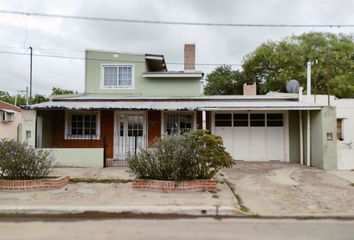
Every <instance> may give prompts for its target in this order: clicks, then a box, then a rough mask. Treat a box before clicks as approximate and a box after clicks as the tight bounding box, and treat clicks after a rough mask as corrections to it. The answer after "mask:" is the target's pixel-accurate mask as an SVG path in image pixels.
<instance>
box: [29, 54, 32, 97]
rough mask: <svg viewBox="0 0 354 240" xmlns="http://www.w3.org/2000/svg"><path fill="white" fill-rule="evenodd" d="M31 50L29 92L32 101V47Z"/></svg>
mask: <svg viewBox="0 0 354 240" xmlns="http://www.w3.org/2000/svg"><path fill="white" fill-rule="evenodd" d="M29 50H30V90H29V92H30V93H29V95H30V99H32V47H29Z"/></svg>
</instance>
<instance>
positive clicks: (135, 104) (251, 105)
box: [26, 101, 321, 111]
mask: <svg viewBox="0 0 354 240" xmlns="http://www.w3.org/2000/svg"><path fill="white" fill-rule="evenodd" d="M26 108H27V109H35V110H40V109H47V110H54V109H77V110H95V109H96V110H100V109H102V110H103V109H112V110H188V111H193V110H207V111H223V110H267V109H276V110H319V109H321V106H320V105H314V104H310V103H303V102H297V101H266V102H262V101H256V102H255V101H252V102H251V101H250V102H247V101H225V102H224V101H84V102H82V101H54V102H45V103H39V104H35V105H30V106H27V107H26Z"/></svg>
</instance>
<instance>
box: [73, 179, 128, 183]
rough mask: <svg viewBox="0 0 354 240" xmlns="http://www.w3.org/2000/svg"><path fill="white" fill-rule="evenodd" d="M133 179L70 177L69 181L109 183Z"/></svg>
mask: <svg viewBox="0 0 354 240" xmlns="http://www.w3.org/2000/svg"><path fill="white" fill-rule="evenodd" d="M132 181H133V180H126V179H95V178H70V180H69V183H72V184H75V183H103V184H110V183H129V182H132Z"/></svg>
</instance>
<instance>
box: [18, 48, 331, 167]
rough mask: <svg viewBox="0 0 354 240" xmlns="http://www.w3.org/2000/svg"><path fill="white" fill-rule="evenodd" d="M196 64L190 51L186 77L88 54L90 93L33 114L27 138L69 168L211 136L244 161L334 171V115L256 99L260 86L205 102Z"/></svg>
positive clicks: (162, 64)
mask: <svg viewBox="0 0 354 240" xmlns="http://www.w3.org/2000/svg"><path fill="white" fill-rule="evenodd" d="M195 56H196V55H195V45H194V44H186V45H185V47H184V69H183V70H181V71H169V70H168V69H167V64H166V61H165V57H164V56H163V55H155V54H132V53H121V52H105V51H96V50H87V51H86V61H85V92H84V93H82V94H74V95H68V96H54V97H53V98H52V99H51V101H50V102H46V103H40V104H35V105H31V106H29V107H28V108H27V111H25V113H24V116H25V118H27V121H26V123H25V124H24V130H23V131H24V133H23V134H24V135H26V134H27V135H26V136H30V137H27V141H28V142H29V143H31V144H33V145H35V146H36V147H38V148H51V149H53V151H54V153H55V155H56V157H57V161H58V162H59V163H60V164H62V165H77V166H102V165H103V163H106V165H108V166H117V165H126V159H127V156H128V155H129V154H135V153H137V152H138V151H139V150H140V149H142V148H146V147H150V146H151V145H152V143H153V141H154V139H156V138H161V137H164V136H166V135H170V134H181V133H183V132H185V131H189V130H191V129H208V130H209V131H211V133H213V134H218V135H220V136H222V138H223V141H224V145H225V147H226V149H227V150H228V151H229V152H230V153H231V155H232V156H233V157H234V158H235V159H238V160H248V161H269V160H279V161H285V162H300V161H301V162H304V163H309V164H312V165H314V166H318V167H320V168H326V169H329V168H335V164H336V161H335V159H333V158H331V157H332V155H331V151H334V152H335V147H334V150H333V147H332V146H335V141H336V139H335V137H333V136H335V132H336V129H335V115H333V113H332V111H331V109H328V108H325V107H323V106H320V105H316V104H313V103H308V102H305V101H302V100H301V96H300V97H299V95H298V94H293V95H284V96H283V95H276V96H271V95H256V86H255V85H249V86H247V85H246V86H244V87H245V89H244V92H245V95H243V96H203V94H202V88H201V86H202V85H201V80H202V79H203V73H202V72H200V71H196V70H195V65H196V64H195ZM307 114H309V117H310V118H311V121H312V125H311V126H312V127H311V129H313V130H311V134H309V133H308V132H309V131H308V130H307V126H306V121H305V120H306V117H307ZM325 115H326V118H325V117H324V116H325ZM332 118H333V119H332ZM328 119H330V120H328ZM332 120H333V121H332ZM332 122H333V124H332ZM332 125H333V126H332ZM30 133H33V134H30ZM327 134H328V138H327ZM330 134H332V135H333V136H332V140H331V138H330V136H329V135H330ZM305 136H307V138H306V137H305ZM315 148H316V149H317V148H321V149H322V150H321V151H317V150H316V151H314V150H313V149H315ZM308 149H309V150H308ZM311 150H313V151H311Z"/></svg>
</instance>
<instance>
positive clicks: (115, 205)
mask: <svg viewBox="0 0 354 240" xmlns="http://www.w3.org/2000/svg"><path fill="white" fill-rule="evenodd" d="M344 173H345V174H344ZM353 173H354V172H349V173H348V172H337V171H336V172H326V171H323V170H319V169H315V168H311V167H310V168H309V167H305V166H301V165H298V164H288V163H280V162H267V163H255V162H237V164H236V166H234V167H233V168H230V169H223V170H222V171H221V173H220V174H219V175H217V179H219V183H218V189H217V191H216V192H209V191H199V192H168V193H166V192H157V191H137V190H133V189H132V183H131V182H130V181H131V180H132V179H134V175H133V174H131V173H130V172H129V171H128V169H127V168H106V169H95V168H92V169H91V168H56V169H54V172H53V173H52V175H69V176H70V177H71V178H77V179H96V180H97V179H98V180H99V179H101V180H107V179H112V180H117V179H120V180H124V181H121V182H120V181H111V182H110V181H107V182H106V183H86V182H79V183H70V184H68V185H67V186H66V187H65V188H63V189H60V190H50V191H31V192H1V193H0V214H1V213H2V214H80V213H86V212H102V213H115V214H121V213H131V214H176V215H192V216H221V215H224V216H257V217H293V218H313V217H314V218H326V217H331V218H341V217H344V218H353V217H354V187H353V186H351V184H350V183H351V182H352V180H351V179H350V178H348V176H353V175H354V174H353ZM338 174H340V176H339V175H338ZM344 175H345V176H344ZM127 180H128V181H127Z"/></svg>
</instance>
